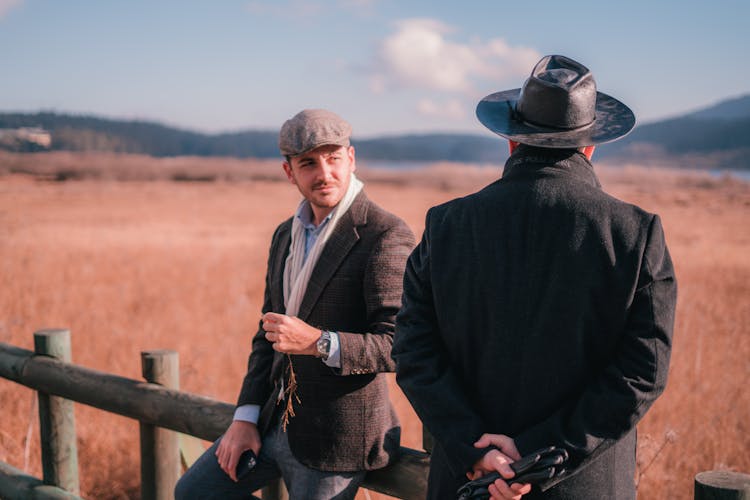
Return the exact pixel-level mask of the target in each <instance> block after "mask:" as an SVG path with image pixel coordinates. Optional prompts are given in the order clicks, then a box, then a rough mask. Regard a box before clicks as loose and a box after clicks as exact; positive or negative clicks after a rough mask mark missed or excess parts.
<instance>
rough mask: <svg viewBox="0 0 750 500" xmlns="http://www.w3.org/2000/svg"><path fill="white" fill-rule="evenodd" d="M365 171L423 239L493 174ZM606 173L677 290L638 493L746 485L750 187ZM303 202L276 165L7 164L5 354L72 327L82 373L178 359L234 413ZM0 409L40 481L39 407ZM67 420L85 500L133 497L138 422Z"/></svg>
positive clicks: (94, 413) (195, 386)
mask: <svg viewBox="0 0 750 500" xmlns="http://www.w3.org/2000/svg"><path fill="white" fill-rule="evenodd" d="M361 167H362V168H361V169H360V170H361V177H362V178H364V179H365V181H366V189H367V191H368V193H369V195H370V197H371V198H372V199H374V200H375V201H376V202H377V203H379V204H380V205H382V206H384V207H386V208H387V209H389V210H391V211H393V212H395V213H396V214H398V215H399V216H401V217H402V218H403V219H404V220H406V221H407V223H408V224H409V225H410V226H411V227H412V229H413V230H414V232H415V234H416V235H417V236H418V237H419V236H420V235H421V232H422V228H423V218H424V214H425V212H426V210H427V208H428V207H430V206H432V205H434V204H437V203H440V202H442V201H446V200H448V199H451V198H454V197H456V196H461V195H464V194H467V193H469V192H471V191H473V190H475V189H477V188H479V187H481V186H483V185H485V184H487V183H489V182H490V181H491V180H492V179H493V178H495V177H496V176H497V175H499V167H488V166H484V167H477V166H459V165H439V166H435V167H433V168H429V169H425V170H420V171H410V172H405V173H398V172H385V171H374V170H372V171H367V169H366V168H365V165H361ZM61 172H63V174H61ZM600 174H601V178H602V182H603V184H604V187H605V189H607V190H608V191H609V192H611V193H613V194H614V195H616V196H618V197H620V198H622V199H625V200H627V201H630V202H634V203H636V204H639V205H641V206H642V207H643V208H645V209H647V210H649V211H653V212H657V213H659V214H660V215H661V216H662V219H663V222H664V226H665V230H666V234H667V242H668V244H669V247H670V251H671V253H672V256H673V259H674V262H675V266H676V271H677V277H678V281H679V301H678V311H677V324H676V331H675V339H674V351H673V357H672V366H671V369H670V380H669V384H668V387H667V390H666V392H665V394H664V396H663V397H662V398H661V399H660V400H658V401H657V403H656V404H655V405H654V407H653V409H652V411H651V412H650V413H649V414H648V415H647V416H646V418H645V419H644V421H643V422H642V423H641V424H640V425H639V437H640V441H639V449H638V463H639V474H638V477H637V480H638V481H639V487H638V496H639V498H640V499H651V498H678V499H681V498H686V499H687V498H692V488H693V486H692V484H693V476H694V475H695V474H696V473H697V472H700V471H704V470H712V469H727V470H736V471H742V472H746V473H747V472H750V453H748V451H747V450H748V449H750V391H747V390H746V387H745V386H746V384H747V381H748V380H750V257H749V256H748V255H749V252H750V184H748V183H743V182H740V181H737V180H734V179H732V178H729V177H724V178H713V177H710V176H708V174H697V173H689V174H688V173H676V172H673V171H663V170H648V169H642V168H638V167H625V168H620V169H613V168H606V167H605V168H602V169H601V171H600ZM55 179H56V180H57V181H60V180H66V182H57V181H55ZM181 181H182V182H181ZM184 181H200V182H184ZM298 200H299V195H298V193H297V192H296V190H295V189H294V187H293V186H291V185H289V184H287V183H286V182H284V181H283V177H282V173H281V169H280V167H279V165H278V164H277V163H276V162H262V163H260V162H253V161H240V160H207V159H197V158H186V159H163V160H153V159H149V158H145V157H139V156H127V157H117V156H112V155H69V154H62V153H58V154H50V155H41V154H40V155H10V154H2V155H0V282H1V283H2V293H0V342H6V343H11V344H14V345H18V346H20V347H24V348H27V349H32V348H33V346H32V333H33V332H34V331H35V330H38V329H41V328H48V327H63V328H69V329H70V330H71V332H72V340H73V361H74V362H75V363H77V364H80V365H83V366H86V367H90V368H95V369H99V370H104V371H107V372H111V373H115V374H118V375H123V376H126V377H130V378H140V357H139V356H140V352H141V351H143V350H149V349H160V348H168V349H175V350H177V351H178V352H179V355H180V364H181V370H180V372H181V373H180V376H181V381H180V384H181V388H182V389H183V390H186V391H190V392H194V393H200V394H204V395H207V396H210V397H214V398H218V399H221V400H224V401H227V402H233V401H234V400H235V397H236V394H237V392H238V390H239V386H240V382H241V379H242V376H243V373H244V369H245V363H246V359H247V354H248V352H249V347H250V338H251V336H252V335H253V333H254V331H255V328H256V325H257V320H258V318H259V310H260V306H261V298H262V293H263V277H264V272H265V264H266V258H267V252H268V244H269V241H270V237H271V234H272V232H273V230H274V228H275V227H276V225H277V224H278V223H279V222H280V221H281V220H282V219H284V218H286V217H288V216H289V215H290V214H291V212H292V210H293V208H294V207H295V206H296V203H297V202H298ZM391 386H392V400H393V402H394V404H395V405H396V407H397V410H398V412H399V415H400V417H401V420H402V424H403V429H404V432H403V434H404V438H403V444H404V445H405V446H409V447H413V448H419V447H420V445H421V425H420V423H419V421H418V419H417V418H416V416H415V415H414V413H413V412H412V410H411V408H410V407H409V404H408V402H407V401H406V400H405V398H404V397H403V395H402V394H401V393H400V391H399V390H398V388H397V387H396V386H395V384H391ZM0 401H2V404H1V407H2V424H1V425H0V460H2V461H5V462H8V463H10V464H11V465H13V466H15V467H19V468H22V469H24V470H26V471H28V472H29V473H30V474H32V475H35V476H38V477H40V476H41V464H40V457H39V429H38V419H37V416H36V407H35V404H36V403H35V401H36V398H35V394H34V393H33V392H32V391H31V390H29V389H26V388H24V387H21V386H18V385H16V384H14V383H12V382H9V381H6V380H0ZM76 419H77V431H78V437H79V443H78V446H79V447H78V450H79V463H80V469H81V485H82V494H83V496H85V497H87V498H97V499H115V498H138V496H139V486H138V482H139V462H138V460H139V459H138V446H137V443H138V437H137V436H138V424H137V422H134V421H131V420H128V419H125V418H122V417H117V416H113V415H110V414H107V413H104V412H100V411H98V410H94V409H92V408H89V407H85V406H83V405H76ZM360 497H361V498H367V497H369V498H379V496H378V495H376V494H375V493H369V494H365V493H364V492H361V493H360ZM380 498H382V497H380Z"/></svg>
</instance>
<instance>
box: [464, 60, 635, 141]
mask: <svg viewBox="0 0 750 500" xmlns="http://www.w3.org/2000/svg"><path fill="white" fill-rule="evenodd" d="M477 118H479V121H480V122H482V124H483V125H484V126H485V127H487V128H488V129H490V130H491V131H493V132H494V133H496V134H498V135H501V136H503V137H506V138H507V139H509V140H511V141H515V142H519V143H521V144H529V145H531V146H539V147H545V148H578V147H581V146H593V145H596V144H602V143H605V142H611V141H614V140H616V139H619V138H621V137H623V136H625V135H626V134H627V133H628V132H630V131H631V130H632V129H633V127H634V126H635V115H634V114H633V111H631V110H630V108H628V107H627V106H626V105H625V104H623V103H622V102H620V101H618V100H617V99H615V98H614V97H611V96H608V95H607V94H604V93H602V92H598V91H597V90H596V82H595V81H594V76H593V75H592V74H591V72H590V71H589V70H588V68H586V67H585V66H584V65H582V64H580V63H578V62H576V61H574V60H572V59H570V58H567V57H565V56H559V55H552V56H545V57H543V58H542V59H541V60H540V61H539V62H538V63H537V64H536V66H534V70H533V71H532V72H531V76H530V77H529V79H528V80H526V82H525V83H524V86H523V88H520V89H512V90H505V91H503V92H497V93H494V94H490V95H488V96H487V97H485V98H484V99H482V100H481V101H480V102H479V104H478V105H477Z"/></svg>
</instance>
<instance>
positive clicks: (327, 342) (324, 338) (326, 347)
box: [315, 330, 331, 361]
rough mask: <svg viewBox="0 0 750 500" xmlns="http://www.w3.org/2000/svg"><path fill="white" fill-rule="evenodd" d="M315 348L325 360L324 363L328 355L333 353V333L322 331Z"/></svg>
mask: <svg viewBox="0 0 750 500" xmlns="http://www.w3.org/2000/svg"><path fill="white" fill-rule="evenodd" d="M315 346H316V347H317V349H318V356H319V357H320V358H321V359H323V361H325V360H327V359H328V355H329V354H330V353H331V332H329V331H327V330H322V331H321V332H320V338H319V339H318V342H316V344H315Z"/></svg>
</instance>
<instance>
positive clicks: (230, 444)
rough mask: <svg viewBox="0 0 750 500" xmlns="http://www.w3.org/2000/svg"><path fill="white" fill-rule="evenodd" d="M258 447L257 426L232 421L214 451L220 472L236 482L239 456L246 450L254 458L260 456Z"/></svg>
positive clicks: (258, 435)
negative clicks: (250, 451)
mask: <svg viewBox="0 0 750 500" xmlns="http://www.w3.org/2000/svg"><path fill="white" fill-rule="evenodd" d="M260 446H261V443H260V433H259V432H258V426H257V425H255V424H254V423H252V422H245V421H243V420H235V421H233V422H232V425H230V426H229V429H227V432H225V433H224V436H222V438H221V442H220V443H219V447H218V448H217V449H216V458H217V459H218V461H219V466H220V467H221V470H223V471H224V472H226V473H227V475H228V476H229V477H230V478H231V479H232V481H234V482H237V463H238V462H239V461H240V455H242V454H243V453H244V452H245V451H246V450H253V452H255V455H256V456H260Z"/></svg>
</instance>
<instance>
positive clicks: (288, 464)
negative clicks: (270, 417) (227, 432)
mask: <svg viewBox="0 0 750 500" xmlns="http://www.w3.org/2000/svg"><path fill="white" fill-rule="evenodd" d="M220 442H221V438H219V439H218V440H217V441H216V442H215V443H214V444H213V445H212V446H211V447H210V448H209V449H207V450H206V451H205V453H203V455H201V456H200V458H198V460H196V461H195V463H194V464H193V465H192V466H191V467H190V468H189V469H188V470H187V471H186V472H185V474H183V476H182V477H181V478H180V480H179V481H178V482H177V486H176V487H175V499H176V500H185V499H199V498H200V499H203V498H216V499H219V498H221V499H246V498H253V497H252V494H253V492H254V491H257V490H259V489H261V488H263V487H264V486H266V485H268V484H269V483H270V482H271V481H273V480H276V479H278V478H279V477H282V478H283V479H284V483H285V484H286V488H287V490H288V491H289V498H290V500H330V499H336V500H346V499H353V498H354V496H355V495H356V494H357V490H358V489H359V485H360V484H362V481H363V480H364V478H365V471H359V472H323V471H319V470H316V469H311V468H310V467H307V466H306V465H303V464H302V463H300V462H299V461H298V460H297V459H296V458H294V455H292V452H291V450H290V449H289V441H288V439H287V434H286V433H285V432H283V431H282V430H281V428H280V426H277V427H275V428H274V429H273V430H272V431H271V432H269V433H268V435H266V436H265V437H264V438H263V446H262V447H261V449H260V455H259V456H258V464H257V465H256V466H255V469H253V471H252V472H250V474H247V475H246V476H245V477H244V478H243V479H241V480H240V481H239V482H237V483H235V482H234V481H232V480H231V479H230V478H229V476H227V474H226V473H225V472H224V471H223V470H221V467H219V462H218V460H217V459H216V455H215V451H216V448H217V447H218V446H219V443H220Z"/></svg>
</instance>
